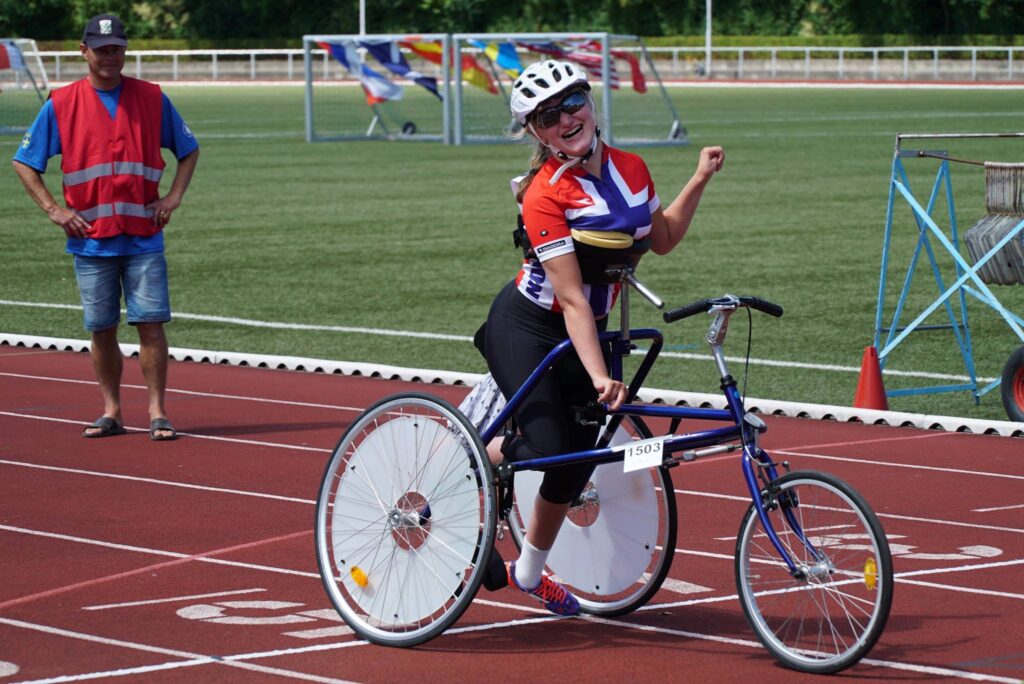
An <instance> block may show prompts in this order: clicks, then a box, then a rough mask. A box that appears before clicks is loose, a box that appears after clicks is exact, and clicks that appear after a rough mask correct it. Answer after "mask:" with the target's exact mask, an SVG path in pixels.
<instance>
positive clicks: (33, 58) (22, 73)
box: [0, 38, 49, 134]
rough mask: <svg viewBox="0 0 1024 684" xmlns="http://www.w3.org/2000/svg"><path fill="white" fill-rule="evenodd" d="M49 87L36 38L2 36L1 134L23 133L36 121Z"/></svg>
mask: <svg viewBox="0 0 1024 684" xmlns="http://www.w3.org/2000/svg"><path fill="white" fill-rule="evenodd" d="M48 88H49V83H48V81H47V80H46V71H45V70H44V69H43V62H42V59H40V57H39V50H38V49H37V48H36V43H35V41H34V40H29V39H27V38H0V134H4V133H23V132H24V131H25V129H27V128H28V127H29V126H30V125H32V121H33V120H35V117H36V114H37V113H38V112H39V107H40V106H41V105H42V104H43V102H45V101H46V91H47V89H48Z"/></svg>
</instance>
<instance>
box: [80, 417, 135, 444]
mask: <svg viewBox="0 0 1024 684" xmlns="http://www.w3.org/2000/svg"><path fill="white" fill-rule="evenodd" d="M92 429H95V430H98V432H88V430H92ZM125 432H127V430H125V429H124V425H122V424H121V423H119V422H117V421H116V420H114V419H113V418H108V417H107V416H103V417H102V418H97V419H96V421H95V422H94V423H93V424H92V425H87V426H85V427H84V428H83V429H82V436H83V437H85V438H86V439H95V438H97V437H113V436H114V435H123V434H124V433H125Z"/></svg>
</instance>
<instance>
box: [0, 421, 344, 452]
mask: <svg viewBox="0 0 1024 684" xmlns="http://www.w3.org/2000/svg"><path fill="white" fill-rule="evenodd" d="M0 416H8V417H10V418H26V419H28V420H41V421H47V422H51V423H65V424H70V425H78V426H85V425H88V424H89V422H88V421H85V420H69V419H67V418H54V417H52V416H35V415H32V414H30V413H13V412H11V411H0ZM124 427H125V430H127V431H128V432H149V428H148V427H146V428H137V427H131V426H128V425H125V426H124ZM178 436H179V437H188V438H189V439H207V440H211V441H214V442H229V443H231V444H246V445H248V446H259V447H272V448H274V449H291V450H293V451H312V452H314V453H318V454H329V453H331V452H332V451H333V450H332V449H322V448H319V447H307V446H299V445H298V444H282V443H280V442H261V441H259V440H255V439H239V438H237V437H219V436H216V435H199V434H196V433H194V432H181V431H178Z"/></svg>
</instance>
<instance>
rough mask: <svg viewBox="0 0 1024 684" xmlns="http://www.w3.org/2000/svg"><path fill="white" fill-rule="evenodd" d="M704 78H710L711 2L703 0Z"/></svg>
mask: <svg viewBox="0 0 1024 684" xmlns="http://www.w3.org/2000/svg"><path fill="white" fill-rule="evenodd" d="M704 76H705V77H707V78H711V0H704Z"/></svg>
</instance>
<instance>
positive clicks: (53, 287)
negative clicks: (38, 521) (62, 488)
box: [0, 86, 1024, 419]
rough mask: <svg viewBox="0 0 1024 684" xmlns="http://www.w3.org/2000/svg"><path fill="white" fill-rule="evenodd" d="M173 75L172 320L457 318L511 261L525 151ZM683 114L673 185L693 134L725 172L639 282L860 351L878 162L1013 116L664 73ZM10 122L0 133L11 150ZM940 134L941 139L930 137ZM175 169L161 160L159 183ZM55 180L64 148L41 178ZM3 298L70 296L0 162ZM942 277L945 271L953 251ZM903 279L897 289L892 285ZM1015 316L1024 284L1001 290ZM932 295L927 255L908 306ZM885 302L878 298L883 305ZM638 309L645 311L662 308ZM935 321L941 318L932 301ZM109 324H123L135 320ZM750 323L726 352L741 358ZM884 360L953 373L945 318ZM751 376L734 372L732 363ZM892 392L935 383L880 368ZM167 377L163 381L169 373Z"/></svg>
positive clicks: (1015, 107)
mask: <svg viewBox="0 0 1024 684" xmlns="http://www.w3.org/2000/svg"><path fill="white" fill-rule="evenodd" d="M167 92H168V93H169V95H170V96H171V97H172V99H173V100H174V102H175V104H176V106H177V107H178V109H179V110H180V111H181V112H182V114H183V116H184V117H185V119H186V120H187V121H188V122H189V124H190V125H191V127H192V128H193V130H194V131H195V133H196V135H197V137H198V138H199V140H200V143H201V145H202V153H201V158H200V161H199V168H198V170H197V173H196V177H195V179H194V181H193V184H192V188H191V189H190V191H189V194H188V196H187V197H186V200H185V203H184V204H183V206H182V208H181V209H180V210H179V211H178V212H177V214H176V215H175V220H174V222H173V223H172V225H171V226H170V227H169V228H168V230H167V245H168V260H169V263H170V268H171V291H172V304H173V307H174V310H175V311H176V312H179V313H182V314H202V315H206V316H213V317H235V318H240V319H251V320H256V321H268V322H276V323H289V324H309V325H320V326H350V327H356V328H385V329H389V330H402V331H414V332H421V333H442V334H448V335H459V336H469V335H472V333H473V331H474V330H475V329H476V327H477V326H478V325H479V324H480V322H482V321H483V320H484V318H485V316H486V313H487V309H488V306H489V304H490V301H491V299H492V297H493V295H494V294H495V293H496V292H497V290H498V289H499V288H500V287H501V286H502V285H503V284H504V283H505V282H506V281H507V280H508V279H510V278H511V277H512V276H513V275H514V273H515V271H516V269H517V263H518V255H517V252H516V250H515V249H514V248H513V247H512V243H511V238H510V231H511V228H512V226H513V224H514V205H513V203H512V200H511V196H510V194H509V191H508V179H509V178H510V177H512V176H513V175H516V174H517V173H519V172H520V171H521V170H522V169H523V168H524V167H525V165H526V163H527V159H528V156H529V151H528V149H526V148H525V147H522V146H517V145H488V146H483V145H480V146H464V147H446V146H443V145H440V144H436V143H414V142H392V143H389V142H378V141H360V142H350V143H323V144H314V145H311V144H307V143H305V142H304V141H303V139H302V130H303V115H302V90H301V89H300V88H294V87H290V88H289V87H282V88H256V87H253V88H244V87H242V88H189V87H183V86H172V87H168V88H167ZM670 92H671V95H672V97H673V99H674V100H675V104H676V106H677V108H678V109H679V111H680V113H681V115H682V118H683V120H684V123H685V125H686V126H687V128H688V129H689V133H690V138H691V141H692V145H691V146H690V147H686V148H650V149H643V150H641V153H642V154H643V156H644V157H645V159H646V160H647V161H648V164H649V166H650V167H651V171H652V174H653V176H654V179H655V183H656V184H657V187H658V190H659V194H660V196H661V197H662V200H663V201H664V202H666V203H667V202H669V201H671V199H672V198H673V197H674V196H675V193H676V192H678V190H679V188H680V187H682V185H683V183H685V181H686V180H687V178H688V177H689V175H690V173H691V172H692V169H693V166H694V164H695V161H696V158H697V153H698V150H699V148H700V146H702V145H708V144H720V145H723V146H725V148H726V166H725V170H724V171H723V172H722V173H721V174H720V175H719V176H718V177H717V178H716V179H715V180H714V181H713V183H712V184H711V185H710V186H709V188H708V190H707V192H706V194H705V197H704V201H703V203H702V205H701V208H700V210H699V212H698V214H697V217H696V219H695V221H694V224H693V226H692V228H691V232H690V234H689V235H688V236H687V238H686V240H685V241H684V242H683V244H682V245H681V246H680V248H679V249H677V251H676V252H674V253H673V254H672V255H670V256H668V257H662V258H658V257H654V256H649V257H647V258H646V259H645V260H644V262H643V264H642V268H641V271H640V275H641V277H642V278H643V279H644V280H645V282H647V284H648V285H650V286H651V287H652V288H653V289H654V290H655V291H656V292H658V293H659V294H660V295H661V296H662V297H663V298H664V299H666V301H667V302H668V303H669V304H670V305H677V304H682V303H685V302H687V301H690V300H692V299H696V298H698V297H703V296H712V295H717V294H721V293H723V292H734V293H738V294H757V295H760V296H762V297H766V298H768V299H771V300H773V301H776V302H778V303H780V304H782V305H783V306H784V307H785V309H786V316H785V317H784V318H782V319H780V320H773V319H768V318H766V317H760V316H759V317H757V318H755V320H754V323H755V329H754V336H753V337H754V342H753V350H752V354H751V355H752V357H753V358H755V359H770V360H778V361H789V362H799V363H806V364H816V365H822V366H844V367H852V368H856V367H857V366H858V365H859V363H860V358H861V353H862V351H863V348H864V347H865V346H866V345H868V344H870V343H871V341H872V335H873V328H874V313H875V300H876V296H877V291H878V283H879V265H880V258H881V248H882V235H883V227H884V221H885V208H886V200H887V193H888V178H889V171H890V166H891V161H892V151H893V143H894V137H895V135H896V133H897V132H970V131H973V132H994V131H1013V130H1020V129H1021V121H1022V120H1024V91H1017V90H1014V91H954V90H903V91H899V90H880V89H877V90H875V89H865V90H838V89H837V90H790V89H771V88H765V89H728V88H726V89H691V88H678V89H672V90H671V91H670ZM17 144H18V139H17V138H15V137H11V136H8V137H0V154H2V155H4V156H5V158H8V159H9V158H10V157H11V155H13V153H14V150H15V146H16V145H17ZM932 147H934V146H932ZM946 147H948V149H949V150H950V153H951V154H953V156H958V157H965V158H970V159H992V160H1000V161H1020V160H1021V159H1024V142H1018V141H997V142H992V141H988V142H964V143H960V144H957V145H956V146H955V147H954V146H946ZM907 166H908V170H909V171H910V173H911V181H912V184H913V186H914V188H915V190H916V191H917V192H918V194H919V195H920V194H924V195H925V196H927V188H929V187H930V184H931V180H932V177H933V175H934V173H935V170H936V163H935V162H934V161H933V160H911V161H909V162H908V164H907ZM172 175H173V174H172V173H168V174H166V175H165V179H166V182H167V183H169V182H170V178H171V176H172ZM47 181H48V183H49V184H50V187H51V188H52V189H54V190H56V189H57V188H58V187H59V182H60V173H59V168H58V163H57V161H56V160H55V161H54V162H53V163H52V166H51V171H50V173H48V174H47ZM953 183H954V187H955V189H956V202H957V205H958V217H959V222H960V229H961V231H963V230H966V228H967V227H969V226H970V225H972V224H973V223H974V222H975V220H977V219H978V218H980V217H981V216H982V215H983V214H984V177H983V173H982V172H981V170H980V169H978V168H977V167H974V166H965V165H955V166H954V167H953ZM897 219H898V224H897V225H898V234H897V236H896V244H894V247H893V256H892V266H893V268H892V269H891V271H890V280H891V283H892V285H893V286H894V287H895V286H898V284H899V283H900V282H901V281H902V278H903V273H904V271H905V269H906V267H907V265H908V264H909V262H910V256H911V253H912V250H913V247H914V244H915V241H916V237H917V231H916V228H915V227H914V224H913V222H912V219H911V214H910V211H909V209H906V208H905V206H904V207H899V208H898V211H897ZM0 245H2V249H3V253H2V256H0V300H5V301H6V302H27V303H34V304H40V305H44V304H64V305H69V304H70V305H76V304H77V303H78V295H77V290H76V288H75V284H74V276H73V272H72V266H71V259H70V257H69V256H67V255H66V254H64V252H63V234H62V232H61V231H60V230H59V229H58V228H56V227H55V226H53V225H52V224H50V223H49V222H48V221H47V220H46V217H45V216H44V215H43V214H42V213H41V212H40V211H39V210H38V209H37V208H36V207H35V205H34V204H32V202H31V201H30V200H29V199H28V197H27V196H26V195H25V193H24V192H23V191H22V189H21V187H20V184H19V183H18V181H17V178H16V177H15V175H14V173H13V172H11V171H10V170H8V171H5V172H3V173H0ZM943 263H944V269H945V272H946V274H947V281H948V279H949V278H948V276H949V274H951V273H952V269H951V268H950V267H949V266H948V264H949V260H948V259H945V260H943ZM890 289H892V288H890ZM995 290H996V293H997V295H998V296H999V297H1000V298H1001V299H1002V301H1003V303H1004V304H1005V305H1006V306H1007V307H1008V308H1009V309H1010V310H1011V311H1014V312H1016V313H1017V314H1018V315H1020V314H1021V313H1024V288H1021V287H1019V286H1011V287H996V288H995ZM935 296H936V287H935V283H934V281H933V280H932V279H931V276H930V274H929V272H928V270H927V269H921V270H919V272H918V278H917V280H916V281H915V287H914V296H913V297H912V301H911V304H910V305H909V308H908V312H907V315H906V316H905V317H904V319H903V322H904V323H907V322H909V321H910V320H911V319H912V318H913V317H914V316H916V314H917V313H918V312H919V311H920V310H921V309H923V307H924V306H925V305H927V304H928V303H930V302H931V301H932V300H933V299H934V298H935ZM890 310H891V304H890ZM80 318H81V314H80V312H78V311H75V310H72V309H66V308H52V307H44V306H21V305H12V304H9V303H4V304H0V330H2V331H4V332H9V333H22V334H37V335H48V336H59V337H74V338H79V339H84V337H85V333H84V331H83V330H82V328H81V320H80ZM659 321H660V318H659V317H658V314H657V313H656V312H654V311H653V310H652V309H651V308H650V307H648V306H646V304H643V303H640V302H638V303H637V305H636V306H634V311H633V323H634V325H658V322H659ZM929 322H934V323H941V322H943V321H942V320H941V319H940V318H939V317H935V318H934V319H932V320H930V321H929ZM971 324H972V328H971V331H972V335H973V339H974V356H975V360H976V365H977V369H978V373H979V375H981V376H984V377H995V376H998V375H999V374H1000V373H1001V372H1002V367H1003V364H1004V363H1005V361H1006V358H1007V357H1008V356H1009V354H1010V353H1011V351H1012V350H1013V349H1015V348H1016V347H1017V346H1019V345H1020V342H1019V341H1018V340H1017V338H1016V337H1015V336H1014V335H1013V334H1012V333H1011V331H1010V330H1009V328H1008V327H1007V326H1006V324H1005V323H1003V322H1002V321H1001V320H1000V319H998V318H997V317H996V316H995V315H994V313H992V312H991V311H990V310H989V309H988V308H987V307H984V306H982V305H980V304H977V303H972V304H971ZM703 331H704V323H703V321H695V320H694V319H691V320H690V321H688V322H686V323H683V324H679V325H677V326H674V328H673V329H672V330H670V331H668V332H669V334H668V340H667V343H668V345H669V349H670V350H671V351H677V352H683V353H697V354H702V355H703V354H704V353H705V348H703V347H701V346H700V345H701V338H702V334H703ZM169 334H170V340H171V344H172V345H174V346H180V347H190V348H200V349H215V350H231V351H242V352H256V353H271V354H289V355H298V356H310V357H316V358H329V359H336V360H346V361H367V362H380V363H387V364H394V365H401V366H413V367H428V368H442V369H452V370H465V371H482V370H483V368H484V366H483V362H482V359H481V358H480V357H479V356H478V354H477V353H476V351H475V350H474V349H473V347H472V346H471V345H470V344H469V343H468V342H464V341H458V340H444V339H424V338H417V337H395V336H381V335H376V334H372V333H349V332H338V331H328V330H321V331H311V330H289V329H286V328H281V327H275V328H270V327H256V326H249V325H240V324H238V323H232V322H218V321H199V320H195V319H191V318H180V319H179V320H177V321H175V322H174V323H173V324H172V325H171V326H170V328H169ZM122 340H123V341H125V342H132V341H135V340H134V335H133V334H132V333H131V331H126V332H123V334H122ZM745 341H746V319H745V317H737V318H736V319H735V322H734V325H733V335H732V336H731V338H730V345H729V348H728V351H729V353H730V354H731V355H736V356H739V355H742V354H743V352H744V347H745ZM888 368H889V369H898V370H901V371H912V372H920V373H937V374H954V375H961V374H964V372H965V371H964V367H963V363H962V361H961V360H960V357H959V353H958V348H957V347H956V344H955V342H954V340H953V337H952V334H951V333H949V332H948V331H936V332H927V333H919V334H916V335H912V336H911V337H910V338H909V341H908V342H906V343H904V344H903V345H902V346H901V347H900V348H899V349H897V351H896V352H895V353H894V354H893V356H892V357H890V362H889V366H888ZM733 370H734V373H741V372H742V368H739V367H737V368H734V369H733ZM886 382H887V386H889V387H890V388H895V387H900V386H921V385H925V384H948V383H949V381H948V380H927V379H923V378H915V377H910V378H907V377H887V378H886ZM172 383H173V378H172ZM856 383H857V374H856V372H849V371H844V370H836V369H809V368H780V367H773V366H762V365H752V366H751V368H750V379H749V385H748V391H749V393H750V394H751V395H752V396H758V397H764V398H772V399H780V400H790V401H806V402H817V403H829V404H839V405H849V404H850V403H851V401H852V399H853V394H854V388H855V387H856ZM650 384H652V385H654V386H657V387H665V388H678V389H685V390H695V391H717V384H718V382H717V378H716V377H715V373H714V368H713V364H712V363H710V361H709V360H708V359H704V358H701V359H696V360H693V359H686V358H666V359H664V360H663V361H662V362H661V363H660V365H659V367H658V368H657V369H656V371H655V374H654V377H653V378H652V381H651V383H650ZM890 406H891V408H893V409H894V410H901V411H914V412H925V413H934V414H943V415H962V416H970V417H977V418H994V419H1005V413H1004V412H1003V409H1002V405H1001V402H1000V399H999V393H998V391H996V392H993V393H990V394H988V395H986V396H985V397H984V398H983V399H982V401H981V404H980V406H976V405H975V402H974V400H973V398H972V397H971V396H970V394H969V393H967V392H959V393H955V394H929V395H923V396H917V397H909V398H894V399H892V400H891V401H890Z"/></svg>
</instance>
